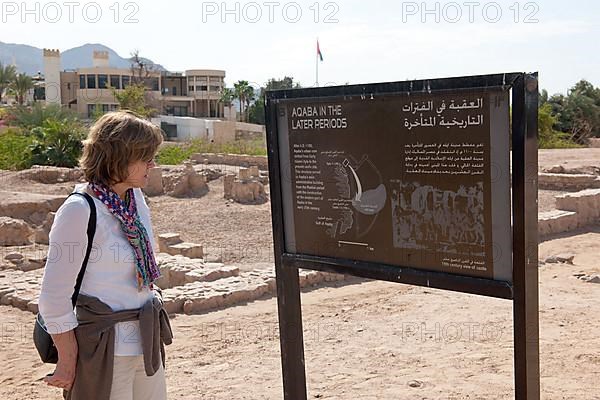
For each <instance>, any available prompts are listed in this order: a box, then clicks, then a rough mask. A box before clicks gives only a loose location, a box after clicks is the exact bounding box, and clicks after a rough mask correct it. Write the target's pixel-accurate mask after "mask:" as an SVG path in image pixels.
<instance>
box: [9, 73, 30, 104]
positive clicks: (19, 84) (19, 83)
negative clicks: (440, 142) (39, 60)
mask: <svg viewBox="0 0 600 400" xmlns="http://www.w3.org/2000/svg"><path fill="white" fill-rule="evenodd" d="M11 88H12V89H13V90H14V91H15V94H16V96H17V103H19V104H20V105H23V103H24V102H25V96H26V95H27V92H28V91H29V89H32V88H33V80H31V77H30V76H29V75H27V74H17V76H16V77H15V79H14V80H13V81H12V83H11Z"/></svg>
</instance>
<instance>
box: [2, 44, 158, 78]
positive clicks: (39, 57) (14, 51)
mask: <svg viewBox="0 0 600 400" xmlns="http://www.w3.org/2000/svg"><path fill="white" fill-rule="evenodd" d="M94 50H104V51H108V64H109V65H110V66H111V67H116V68H129V67H130V61H129V58H123V57H121V56H119V55H118V54H117V52H115V51H114V50H113V49H111V48H110V47H107V46H104V45H103V44H100V43H87V44H84V45H83V46H79V47H74V48H72V49H69V50H65V51H63V52H61V54H60V56H61V59H60V61H61V65H62V69H63V70H65V69H77V68H85V67H91V66H92V55H93V54H94ZM43 54H44V52H43V49H39V48H37V47H34V46H28V45H25V44H14V43H4V42H0V62H1V63H2V64H13V63H14V64H15V65H16V66H17V70H18V71H19V72H25V73H27V74H28V75H35V74H37V73H38V72H42V73H43V72H44V56H43ZM143 60H145V61H146V62H149V63H150V64H154V63H153V62H152V61H151V60H148V59H145V58H143ZM154 68H155V69H157V70H159V71H166V69H165V68H164V67H163V66H162V65H160V64H154Z"/></svg>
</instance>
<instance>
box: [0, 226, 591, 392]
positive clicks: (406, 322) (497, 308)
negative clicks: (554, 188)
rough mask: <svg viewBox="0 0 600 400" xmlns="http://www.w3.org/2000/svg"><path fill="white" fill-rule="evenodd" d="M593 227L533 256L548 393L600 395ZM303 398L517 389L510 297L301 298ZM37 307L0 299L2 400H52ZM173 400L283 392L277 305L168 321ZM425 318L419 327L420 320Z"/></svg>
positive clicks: (357, 291)
mask: <svg viewBox="0 0 600 400" xmlns="http://www.w3.org/2000/svg"><path fill="white" fill-rule="evenodd" d="M599 242H600V226H596V227H594V228H593V229H591V230H589V231H586V232H581V233H580V234H578V235H576V236H570V237H564V238H560V239H555V240H552V241H547V242H544V243H542V244H541V245H540V257H541V258H545V257H547V256H550V255H554V254H556V253H564V252H572V253H573V254H575V261H574V262H575V265H567V264H545V265H544V266H542V267H541V268H540V270H539V271H540V322H541V324H540V338H541V345H540V347H541V386H542V398H543V399H550V400H553V399H556V400H559V399H577V400H594V399H600V394H599V393H598V391H597V389H598V382H599V381H600V352H599V350H598V349H600V335H599V334H598V332H600V322H599V321H598V318H597V316H598V309H599V308H600V307H599V306H600V296H599V294H600V285H598V284H592V283H585V282H583V281H581V280H578V279H577V278H575V277H574V276H573V274H576V273H586V274H600V264H598V261H597V253H598V243H599ZM302 302H303V313H304V330H305V334H304V338H305V348H306V350H305V352H306V371H307V375H308V391H309V398H311V399H312V398H320V399H406V400H408V399H410V400H414V399H469V400H474V399H485V400H500V399H502V400H504V399H511V398H514V395H513V376H512V371H513V365H512V323H511V318H512V307H511V303H510V302H509V301H506V300H498V299H491V298H485V297H479V296H472V295H465V294H459V293H452V292H445V291H440V290H430V289H424V288H418V287H409V286H405V285H400V284H390V283H385V282H363V283H360V284H353V285H346V286H343V287H340V288H321V289H316V290H313V291H311V292H308V293H304V294H303V295H302ZM31 320H32V314H29V313H25V312H22V311H17V310H15V309H13V308H7V307H5V306H1V307H0V326H1V327H2V337H1V341H0V354H2V357H3V359H4V360H5V363H4V367H3V370H2V373H0V398H2V399H15V400H16V399H40V398H44V399H57V400H58V399H59V398H60V396H59V394H58V391H55V390H51V389H48V388H46V387H45V386H43V384H41V383H40V381H39V380H40V378H41V377H42V376H43V375H44V374H45V373H48V372H49V371H51V367H49V366H44V365H41V363H39V362H38V361H37V357H36V354H35V353H34V350H33V349H32V344H31V342H30V331H31V328H32V324H31ZM172 324H173V328H174V333H175V342H174V344H173V345H172V346H170V347H169V348H168V369H167V379H168V386H169V389H168V390H169V398H170V399H186V400H187V399H189V400H191V399H207V400H208V399H210V400H214V399H223V400H225V399H227V400H230V399H252V400H254V399H281V398H282V389H281V373H280V359H279V356H280V353H279V341H278V336H277V316H276V302H275V300H274V299H267V300H261V301H256V302H253V303H250V304H248V305H245V306H240V307H235V308H230V309H226V310H221V311H217V312H212V313H209V314H205V315H195V316H187V315H179V316H177V317H176V318H174V319H173V320H172ZM423 324H424V325H423Z"/></svg>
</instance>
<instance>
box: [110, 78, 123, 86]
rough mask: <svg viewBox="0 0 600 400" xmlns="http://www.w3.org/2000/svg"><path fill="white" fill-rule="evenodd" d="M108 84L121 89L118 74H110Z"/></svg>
mask: <svg viewBox="0 0 600 400" xmlns="http://www.w3.org/2000/svg"><path fill="white" fill-rule="evenodd" d="M110 86H111V87H113V88H115V89H121V82H120V80H119V75H111V76H110Z"/></svg>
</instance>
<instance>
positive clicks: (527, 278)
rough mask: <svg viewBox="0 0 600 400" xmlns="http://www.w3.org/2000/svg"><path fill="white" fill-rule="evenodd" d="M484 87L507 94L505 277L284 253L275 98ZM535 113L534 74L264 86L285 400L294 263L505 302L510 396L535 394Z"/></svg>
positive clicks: (296, 394) (293, 348) (292, 352)
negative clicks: (508, 238)
mask: <svg viewBox="0 0 600 400" xmlns="http://www.w3.org/2000/svg"><path fill="white" fill-rule="evenodd" d="M492 88H495V89H497V88H503V89H505V90H509V89H510V90H511V91H512V118H511V122H510V124H511V127H512V129H511V131H512V132H511V138H512V150H509V151H510V152H511V153H512V182H511V187H512V202H511V203H512V205H511V211H512V212H511V214H512V229H511V233H512V271H513V273H512V282H508V281H498V280H493V279H487V278H477V277H470V276H464V275H457V274H452V273H447V272H439V271H428V270H423V269H417V268H411V267H402V266H396V265H387V264H380V263H373V262H365V261H357V260H346V259H339V258H332V257H322V256H314V255H306V254H291V253H286V252H285V240H284V239H285V238H284V218H283V202H282V199H283V195H282V176H281V172H280V171H281V169H280V159H279V150H278V149H279V140H278V127H277V123H278V118H277V104H278V103H279V101H280V100H289V99H307V98H327V97H334V96H361V97H362V96H364V97H367V96H372V95H377V94H393V93H415V94H419V93H424V92H425V93H432V92H438V91H445V92H448V91H451V90H460V89H478V90H484V91H485V90H486V89H492ZM537 113H538V75H537V72H535V73H523V72H513V73H501V74H492V75H478V76H463V77H455V78H442V79H426V80H413V81H402V82H389V83H373V84H365V85H346V86H332V87H318V88H307V89H289V90H276V91H267V94H266V103H265V117H266V125H267V129H266V132H267V151H268V157H269V175H270V193H271V212H272V224H273V244H274V256H275V271H276V282H277V299H278V313H279V328H280V345H281V357H282V369H283V386H284V398H285V400H291V399H294V400H296V399H299V400H304V399H306V398H307V392H306V375H305V369H304V344H303V335H302V313H301V302H300V286H299V276H298V269H299V268H303V269H311V270H319V271H326V272H334V273H342V274H346V275H352V276H357V277H362V278H369V279H375V280H384V281H390V282H397V283H404V284H410V285H417V286H425V287H430V288H437V289H446V290H452V291H457V292H464V293H470V294H477V295H483V296H489V297H496V298H502V299H509V300H512V301H513V315H514V316H513V320H514V329H513V330H514V361H515V362H514V369H515V399H517V400H525V399H530V400H536V399H539V395H540V372H539V315H538V310H539V300H538V297H539V295H538V232H537V188H538V183H537V169H538V160H537V157H538V155H537Z"/></svg>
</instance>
